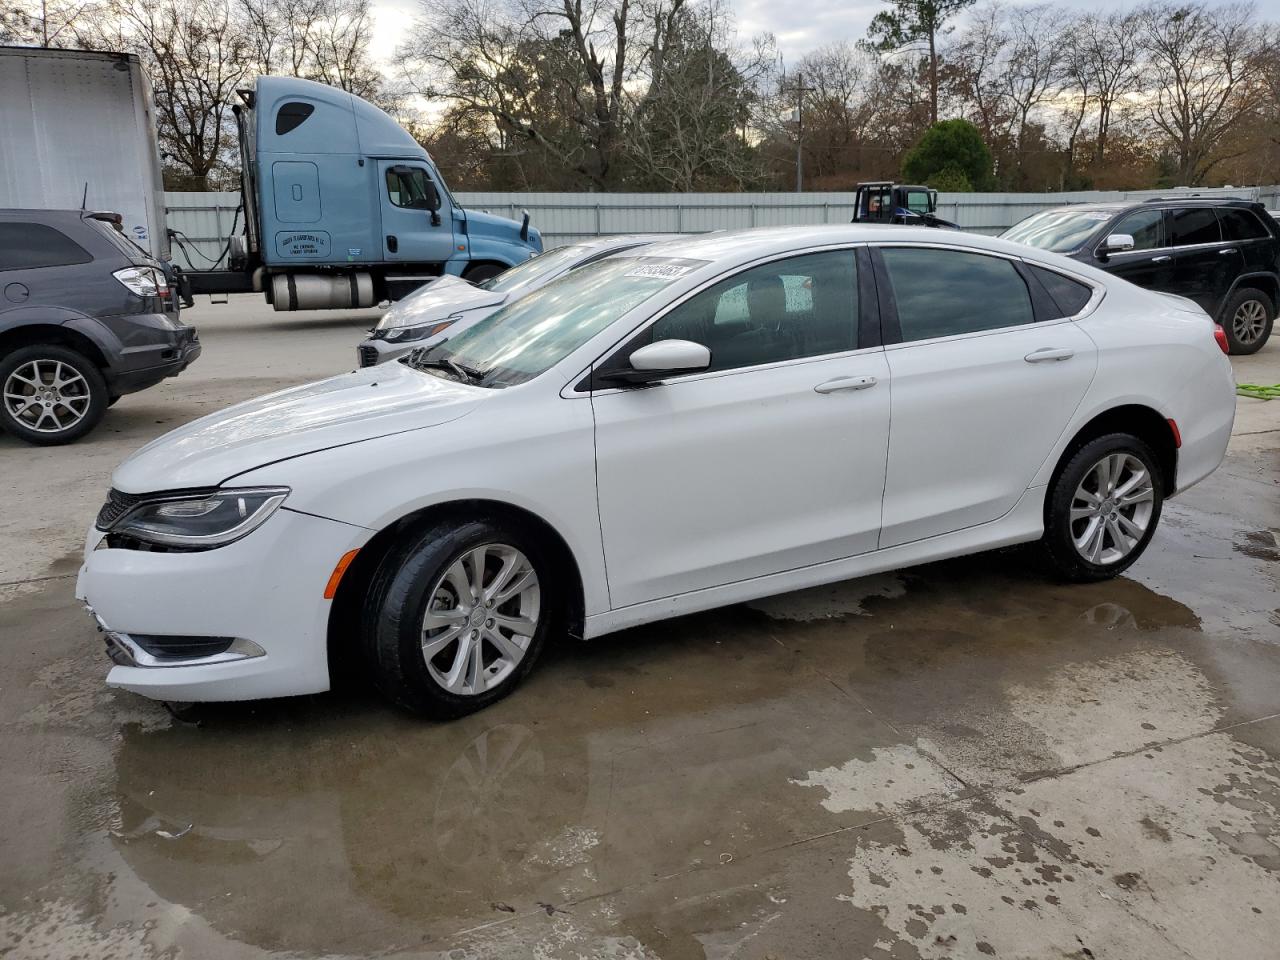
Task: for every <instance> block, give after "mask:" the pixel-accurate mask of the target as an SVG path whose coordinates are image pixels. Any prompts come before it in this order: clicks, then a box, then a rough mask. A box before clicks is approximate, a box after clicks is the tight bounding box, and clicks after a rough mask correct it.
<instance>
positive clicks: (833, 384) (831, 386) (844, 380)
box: [813, 377, 876, 393]
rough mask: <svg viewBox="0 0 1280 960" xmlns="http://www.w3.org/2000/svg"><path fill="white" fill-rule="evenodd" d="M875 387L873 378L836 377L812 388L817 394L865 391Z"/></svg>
mask: <svg viewBox="0 0 1280 960" xmlns="http://www.w3.org/2000/svg"><path fill="white" fill-rule="evenodd" d="M875 385H876V378H875V377H836V378H835V379H834V380H826V381H824V382H823V383H820V384H818V385H817V386H816V387H814V388H813V389H814V391H815V392H817V393H835V392H836V391H838V390H866V389H867V388H868V387H874V386H875Z"/></svg>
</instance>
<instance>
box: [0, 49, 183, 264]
mask: <svg viewBox="0 0 1280 960" xmlns="http://www.w3.org/2000/svg"><path fill="white" fill-rule="evenodd" d="M163 189H164V185H163V182H162V180H161V175H160V158H159V154H158V152H157V150H156V137H155V121H154V116H153V109H152V104H151V89H150V85H149V84H148V83H147V79H146V76H145V74H144V73H143V72H142V69H141V67H140V65H139V63H138V60H137V58H136V57H129V56H125V55H123V54H110V53H86V52H84V51H78V50H35V49H22V48H13V47H10V48H5V49H0V207H34V208H41V209H79V208H81V207H82V206H83V207H84V208H85V209H88V210H107V211H111V212H113V213H119V214H121V215H122V216H123V217H124V231H125V233H126V234H127V235H128V236H129V237H130V238H131V239H133V240H134V241H135V242H136V243H137V244H138V245H139V246H141V247H144V248H145V249H147V250H150V251H151V253H152V255H153V256H157V257H165V258H167V257H168V255H169V237H168V232H167V230H166V228H165V215H164V193H163Z"/></svg>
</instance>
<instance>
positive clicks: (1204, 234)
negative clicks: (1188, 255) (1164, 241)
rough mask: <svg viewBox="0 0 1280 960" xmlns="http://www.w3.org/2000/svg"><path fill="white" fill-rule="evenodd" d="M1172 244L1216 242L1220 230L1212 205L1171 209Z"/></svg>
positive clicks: (1188, 244)
mask: <svg viewBox="0 0 1280 960" xmlns="http://www.w3.org/2000/svg"><path fill="white" fill-rule="evenodd" d="M1169 219H1170V220H1171V221H1172V232H1173V245H1174V246H1175V247H1192V246H1195V245H1196V244H1199V243H1218V242H1219V241H1220V240H1221V239H1222V230H1221V228H1220V227H1219V226H1218V215H1217V214H1216V213H1214V210H1213V208H1212V207H1184V208H1182V209H1180V210H1174V211H1172V215H1171V216H1170V218H1169Z"/></svg>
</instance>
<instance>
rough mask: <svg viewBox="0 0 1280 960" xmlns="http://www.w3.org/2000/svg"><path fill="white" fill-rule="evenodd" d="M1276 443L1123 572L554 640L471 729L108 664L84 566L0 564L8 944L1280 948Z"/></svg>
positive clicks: (375, 950)
mask: <svg viewBox="0 0 1280 960" xmlns="http://www.w3.org/2000/svg"><path fill="white" fill-rule="evenodd" d="M1261 436H1262V438H1263V439H1262V440H1261V441H1260V440H1259V435H1257V434H1251V437H1250V439H1249V441H1248V442H1247V443H1246V444H1233V453H1232V454H1231V456H1230V458H1229V460H1228V462H1227V464H1226V465H1225V466H1224V467H1223V468H1222V469H1221V470H1220V471H1219V472H1218V473H1217V474H1215V475H1214V476H1213V477H1212V478H1211V479H1210V480H1209V481H1206V483H1204V484H1202V485H1201V486H1200V487H1197V488H1196V489H1194V490H1192V491H1190V492H1189V493H1188V494H1186V495H1185V496H1184V497H1181V498H1178V499H1176V500H1174V501H1172V502H1171V503H1170V504H1169V505H1168V506H1167V508H1166V513H1165V517H1164V520H1163V522H1162V525H1161V528H1160V530H1159V532H1158V533H1157V535H1156V538H1155V540H1154V541H1153V544H1152V548H1151V549H1150V550H1149V552H1148V554H1147V556H1146V557H1144V558H1143V560H1141V561H1140V562H1139V563H1138V564H1137V565H1136V566H1135V567H1134V568H1133V569H1132V571H1131V572H1130V574H1129V575H1128V576H1126V577H1123V578H1121V579H1118V580H1115V581H1112V582H1109V583H1104V584H1097V585H1092V586H1065V585H1061V584H1055V583H1052V582H1050V581H1048V580H1046V579H1045V578H1044V577H1043V576H1041V575H1040V573H1039V572H1038V571H1037V570H1036V569H1035V568H1034V567H1033V565H1032V564H1031V562H1030V558H1029V555H1028V554H1027V552H1026V551H1023V550H1010V551H1003V552H999V553H995V554H987V555H982V556H979V557H972V558H966V559H961V560H956V561H950V562H947V563H941V564H935V565H931V566H928V567H923V568H918V569H915V570H911V571H907V572H904V573H902V574H899V575H891V576H884V577H874V578H868V579H865V580H860V581H853V582H850V583H847V584H840V585H837V586H833V587H827V588H821V589H817V590H812V591H804V592H802V593H796V594H790V595H787V596H784V597H778V598H772V599H770V600H767V601H761V602H759V603H755V604H752V605H748V606H739V607H733V608H729V609H727V610H723V611H717V612H712V613H708V614H702V615H698V616H693V617H687V618H683V619H679V620H674V621H670V622H667V623H662V624H656V625H653V626H649V627H645V628H640V629H636V630H632V631H628V632H626V633H623V634H618V635H616V636H613V637H609V638H602V639H600V640H598V641H593V642H592V643H589V644H568V643H566V644H562V645H560V646H558V647H557V648H556V649H555V650H553V651H551V652H550V654H549V655H548V656H547V657H546V659H545V660H544V661H543V662H542V663H541V664H540V666H539V669H538V670H537V671H535V673H534V675H533V676H532V677H531V678H530V680H529V682H528V683H527V684H526V685H525V686H524V687H523V688H522V689H521V690H520V691H519V692H518V693H517V694H516V695H515V696H513V697H512V698H509V699H508V700H506V701H504V702H503V703H501V704H499V705H497V706H496V707H494V708H491V709H489V710H487V711H485V712H483V713H482V714H479V715H477V716H473V717H469V718H465V719H463V720H460V721H456V722H454V723H450V724H427V723H422V722H419V721H416V720H414V719H411V718H407V717H404V716H401V715H400V714H397V713H395V712H394V711H392V710H390V709H388V708H387V707H385V706H384V705H383V704H382V703H380V702H379V701H378V700H377V699H375V698H373V697H371V696H369V695H367V694H365V693H364V692H362V691H360V690H354V691H348V692H345V693H341V694H327V695H323V696H317V697H306V698H297V699H294V700H289V701H280V702H272V703H258V704H241V705H224V706H216V707H214V706H211V707H204V708H200V709H195V710H190V711H184V712H182V713H181V714H180V715H178V716H173V715H171V714H170V713H168V712H167V711H166V710H165V709H164V708H163V707H162V706H160V705H157V704H154V703H151V702H149V701H146V700H143V699H140V698H137V697H134V696H132V695H130V694H126V693H119V692H114V691H110V690H107V689H106V688H105V687H104V686H103V685H102V676H103V674H104V673H105V669H106V664H105V660H104V659H103V658H102V657H101V656H100V654H99V650H98V647H97V640H96V638H95V635H94V633H93V631H92V629H91V628H90V626H89V624H88V622H87V621H86V619H85V617H84V615H83V613H82V612H81V611H79V610H78V609H77V607H76V605H75V604H74V602H73V600H72V598H71V595H70V594H71V583H70V580H69V579H67V578H66V576H65V572H66V571H69V570H70V569H71V568H72V567H73V565H74V560H73V559H72V558H69V557H68V558H64V559H57V560H54V561H53V563H52V565H46V567H42V568H41V569H42V570H45V569H47V571H48V572H45V573H43V574H42V576H45V577H52V578H53V579H39V578H35V577H28V578H26V579H23V580H21V581H20V582H16V583H10V584H8V585H4V586H0V638H2V641H0V771H3V776H2V782H3V789H0V956H4V957H23V958H27V957H31V958H50V960H56V958H71V957H91V958H99V957H128V958H150V957H166V958H205V957H216V958H222V957H229V958H242V957H243V958H261V957H281V956H289V957H320V956H324V957H367V956H373V955H377V956H391V957H448V958H457V960H462V958H489V957H493V958H508V957H546V958H569V957H592V958H594V957H616V958H623V957H635V958H663V960H681V958H729V957H733V958H751V960H761V958H766V957H774V958H778V960H782V958H787V960H792V958H808V957H815V958H819V957H820V958H826V957H852V958H861V957H872V958H887V957H893V958H915V957H984V956H997V957H1082V958H1083V957H1100V958H1101V957H1125V958H1129V957H1144V958H1145V957H1155V956H1159V957H1196V958H1205V957H1224V958H1226V957H1230V958H1248V957H1257V958H1272V957H1275V956H1276V955H1277V948H1276V946H1275V944H1276V943H1277V942H1280V875H1278V874H1280V589H1278V583H1277V581H1278V578H1280V550H1278V549H1277V546H1276V534H1277V532H1278V531H1280V483H1278V482H1277V481H1278V479H1280V452H1277V450H1276V448H1275V444H1274V443H1272V442H1270V441H1266V437H1265V434H1263V435H1261ZM1272 436H1273V437H1277V436H1280V435H1277V434H1276V433H1275V432H1274V431H1272ZM1263 441H1266V442H1263ZM8 453H9V451H8V449H6V450H5V451H4V453H3V455H4V456H7V455H8ZM93 482H97V481H96V479H95V480H94V481H93ZM87 483H88V482H87V481H86V484H85V485H86V486H87ZM92 493H93V492H92V491H90V490H87V489H86V491H85V493H84V498H85V499H86V500H87V499H89V498H90V496H91V495H92ZM99 495H100V488H99ZM16 522H26V521H21V520H18V521H16ZM59 563H60V564H62V566H58V564H59Z"/></svg>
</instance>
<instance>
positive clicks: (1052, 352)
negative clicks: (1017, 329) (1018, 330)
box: [1022, 347, 1076, 363]
mask: <svg viewBox="0 0 1280 960" xmlns="http://www.w3.org/2000/svg"><path fill="white" fill-rule="evenodd" d="M1075 355H1076V352H1075V351H1074V350H1071V349H1069V348H1067V347H1041V348H1040V349H1039V350H1032V351H1031V352H1030V353H1028V354H1027V355H1026V356H1025V357H1023V358H1022V359H1023V360H1025V361H1027V363H1044V362H1045V361H1046V360H1070V359H1071V358H1072V357H1074V356H1075Z"/></svg>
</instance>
